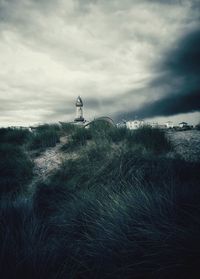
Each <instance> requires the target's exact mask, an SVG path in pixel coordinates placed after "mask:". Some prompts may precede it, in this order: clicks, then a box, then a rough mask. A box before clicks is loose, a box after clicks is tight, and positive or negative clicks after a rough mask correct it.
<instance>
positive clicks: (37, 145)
mask: <svg viewBox="0 0 200 279" xmlns="http://www.w3.org/2000/svg"><path fill="white" fill-rule="evenodd" d="M60 133H61V131H60V126H59V125H56V124H52V125H48V124H45V125H40V126H38V127H37V128H36V129H35V132H34V134H33V136H32V139H31V141H30V143H29V148H30V149H32V150H34V149H46V148H47V147H54V146H55V145H56V144H57V143H59V142H60Z"/></svg>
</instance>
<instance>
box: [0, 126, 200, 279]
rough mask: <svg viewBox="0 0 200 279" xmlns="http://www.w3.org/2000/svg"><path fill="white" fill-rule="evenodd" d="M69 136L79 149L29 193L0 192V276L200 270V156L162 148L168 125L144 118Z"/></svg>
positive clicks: (129, 275) (110, 277)
mask: <svg viewBox="0 0 200 279" xmlns="http://www.w3.org/2000/svg"><path fill="white" fill-rule="evenodd" d="M98 125H99V124H98ZM95 129H96V130H95ZM101 129H102V130H103V132H102V134H101V133H100V132H99V131H102V130H101ZM47 130H48V129H47ZM45 131H46V130H45ZM57 132H58V134H59V133H60V132H59V130H58V131H57ZM98 133H99V134H98ZM71 139H72V141H73V142H74V147H73V148H75V150H76V152H77V156H76V157H75V158H74V159H71V160H67V161H66V162H64V163H63V165H62V166H61V167H60V169H58V170H57V172H56V173H54V174H52V176H50V177H48V179H47V180H46V181H45V182H39V183H38V184H37V185H36V189H35V192H34V194H33V196H32V197H30V199H29V200H25V199H24V198H23V197H19V196H18V197H17V198H16V199H13V198H12V199H9V196H1V197H0V224H1V229H0V275H1V277H2V278H3V279H11V278H30V279H36V278H37V279H38V278H42V279H45V278H48V279H65V278H69V279H76V278H80V279H86V278H87V279H90V278H91V279H94V278H96V279H102V278H107V279H121V278H124V279H143V278H148V279H155V278H156V279H158V278H159V279H171V278H174V279H175V278H177V279H178V278H181V279H186V278H187V279H188V278H192V279H193V278H194V279H197V278H199V277H200V270H199V263H200V234H199V231H200V222H199V220H200V187H199V182H200V172H199V169H200V162H195V163H191V162H187V161H184V160H182V159H180V158H179V157H177V156H174V157H173V158H170V157H169V156H166V154H167V152H168V151H170V150H171V144H170V142H169V141H168V139H167V137H166V135H165V134H164V133H163V132H162V131H160V130H157V129H155V130H149V129H148V128H146V127H145V128H142V129H139V130H137V131H129V130H126V129H119V130H118V129H116V128H115V127H105V126H103V127H95V128H94V127H90V128H89V129H85V130H84V129H82V128H80V127H79V128H77V130H76V131H73V132H72V134H71ZM156 143H157V145H156ZM80 146H81V148H80ZM77 148H78V149H77ZM6 150H7V151H6ZM1 152H2V153H1ZM21 152H22V150H21V149H19V147H18V148H17V149H16V146H15V147H13V146H12V148H11V145H9V146H8V147H6V146H4V147H3V149H2V150H1V149H0V154H1V158H6V156H8V158H15V159H16V160H17V158H20V159H21V158H24V159H25V157H23V156H25V154H24V153H23V155H22V153H21ZM5 154H7V155H5ZM12 156H13V157H12ZM6 160H7V159H6ZM2 162H3V161H2V160H1V162H0V169H1V170H4V169H6V166H10V165H11V167H10V168H8V169H9V170H13V169H14V170H15V172H16V174H20V171H19V169H18V166H16V165H15V164H14V163H13V162H15V160H14V161H12V160H11V161H9V160H8V162H6V163H5V164H3V168H2V165H1V164H2ZM9 164H10V165H9ZM12 164H14V165H12ZM18 164H19V165H20V163H19V162H18ZM24 165H26V166H27V165H28V163H26V164H25V163H24ZM24 165H22V167H20V170H21V169H23V166H24ZM13 166H14V167H13ZM15 172H14V175H13V173H12V174H10V173H9V177H11V176H13V177H17V176H15ZM20 175H21V174H20ZM20 177H21V176H20ZM23 177H24V178H25V177H26V175H23ZM15 181H16V180H13V182H12V183H11V184H12V185H17V184H15ZM11 184H10V185H11ZM23 185H24V184H23Z"/></svg>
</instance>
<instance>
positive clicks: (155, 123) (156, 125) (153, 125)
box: [148, 122, 158, 128]
mask: <svg viewBox="0 0 200 279" xmlns="http://www.w3.org/2000/svg"><path fill="white" fill-rule="evenodd" d="M148 126H150V127H151V128H158V122H152V123H150V124H148Z"/></svg>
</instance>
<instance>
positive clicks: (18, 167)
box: [0, 144, 33, 195]
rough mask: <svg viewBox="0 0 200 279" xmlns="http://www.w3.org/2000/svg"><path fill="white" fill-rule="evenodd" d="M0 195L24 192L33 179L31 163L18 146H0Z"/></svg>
mask: <svg viewBox="0 0 200 279" xmlns="http://www.w3.org/2000/svg"><path fill="white" fill-rule="evenodd" d="M0 158H1V159H0V195H2V194H5V193H18V192H23V191H25V190H26V185H27V184H28V183H29V182H30V181H31V179H32V177H33V163H32V162H31V160H30V159H29V158H28V156H27V154H26V153H25V152H24V151H23V150H22V149H21V148H20V147H18V146H16V145H12V144H0Z"/></svg>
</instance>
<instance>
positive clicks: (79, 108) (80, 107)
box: [74, 96, 84, 122]
mask: <svg viewBox="0 0 200 279" xmlns="http://www.w3.org/2000/svg"><path fill="white" fill-rule="evenodd" d="M74 121H75V122H84V117H83V101H82V99H81V97H80V96H78V98H77V99H76V118H75V119H74Z"/></svg>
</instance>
